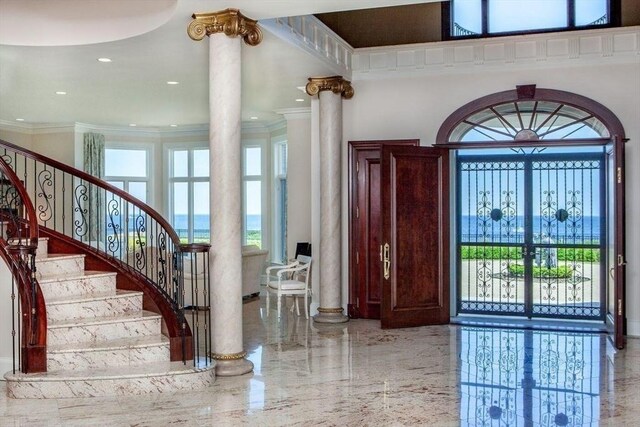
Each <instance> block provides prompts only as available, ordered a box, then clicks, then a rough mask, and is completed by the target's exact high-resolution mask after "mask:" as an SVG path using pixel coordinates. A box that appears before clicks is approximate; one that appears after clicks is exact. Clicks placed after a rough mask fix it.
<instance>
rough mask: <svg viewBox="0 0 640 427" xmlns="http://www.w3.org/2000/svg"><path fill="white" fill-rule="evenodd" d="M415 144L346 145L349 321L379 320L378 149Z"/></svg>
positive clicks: (392, 142)
mask: <svg viewBox="0 0 640 427" xmlns="http://www.w3.org/2000/svg"><path fill="white" fill-rule="evenodd" d="M418 143H419V141H418V140H389V141H351V142H350V143H349V158H350V162H349V180H350V185H349V190H350V191H349V208H350V217H349V254H350V256H349V259H350V261H349V267H350V268H349V316H350V317H352V318H365V319H380V301H381V298H382V287H381V284H382V283H381V281H382V273H381V264H380V245H381V241H382V238H381V233H382V222H381V216H380V215H381V200H380V150H381V147H382V146H384V145H399V146H417V145H418Z"/></svg>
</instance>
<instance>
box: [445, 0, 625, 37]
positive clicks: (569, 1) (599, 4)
mask: <svg viewBox="0 0 640 427" xmlns="http://www.w3.org/2000/svg"><path fill="white" fill-rule="evenodd" d="M616 4H617V2H616V0H451V4H450V6H449V7H450V9H449V10H450V16H451V21H450V34H449V35H450V37H452V38H460V37H474V36H489V35H498V34H510V33H516V32H523V31H524V32H526V31H552V30H564V29H579V28H591V27H599V26H607V25H609V24H611V23H612V22H613V19H612V10H611V9H612V7H614V8H615V6H616Z"/></svg>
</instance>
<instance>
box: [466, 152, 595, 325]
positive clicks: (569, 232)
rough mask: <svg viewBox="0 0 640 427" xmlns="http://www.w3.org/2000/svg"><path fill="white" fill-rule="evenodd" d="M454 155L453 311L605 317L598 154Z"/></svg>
mask: <svg viewBox="0 0 640 427" xmlns="http://www.w3.org/2000/svg"><path fill="white" fill-rule="evenodd" d="M519 151H520V152H519V153H516V154H506V155H494V156H487V155H483V156H479V155H477V153H476V155H459V156H458V171H457V175H458V176H457V186H458V189H457V194H458V200H457V208H458V221H457V223H458V233H457V244H458V284H459V285H458V292H457V295H458V298H457V305H458V307H457V308H458V312H459V313H476V314H503V315H512V316H513V315H516V316H526V317H529V318H531V317H554V318H572V319H592V320H602V319H604V313H605V310H604V303H605V295H604V290H605V287H604V283H603V278H604V267H603V263H602V262H601V259H603V254H604V243H605V242H604V240H605V239H604V234H603V233H604V232H605V228H606V227H605V225H606V224H605V222H604V221H605V213H604V209H605V206H604V203H603V194H604V191H605V189H604V188H603V183H604V182H605V180H604V157H603V156H604V154H603V153H602V152H583V153H580V152H578V153H575V152H574V153H570V154H546V153H544V152H540V150H537V149H534V150H528V151H529V152H525V151H524V150H519Z"/></svg>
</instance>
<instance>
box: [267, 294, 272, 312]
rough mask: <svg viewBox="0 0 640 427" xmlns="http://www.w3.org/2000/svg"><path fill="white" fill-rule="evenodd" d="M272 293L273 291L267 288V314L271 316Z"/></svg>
mask: <svg viewBox="0 0 640 427" xmlns="http://www.w3.org/2000/svg"><path fill="white" fill-rule="evenodd" d="M270 294H271V291H270V290H269V289H267V316H269V307H270V306H271V299H270V298H269V295H270Z"/></svg>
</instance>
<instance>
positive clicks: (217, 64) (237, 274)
mask: <svg viewBox="0 0 640 427" xmlns="http://www.w3.org/2000/svg"><path fill="white" fill-rule="evenodd" d="M241 52H242V39H240V38H238V37H234V38H232V37H228V36H226V35H225V34H222V33H219V34H212V35H210V36H209V112H210V121H209V149H210V157H209V158H210V162H211V164H210V168H209V171H210V177H211V181H210V189H209V192H210V196H211V197H210V203H211V210H210V212H211V216H210V218H211V256H210V266H209V268H210V270H209V271H211V323H212V325H211V345H212V350H213V353H214V358H215V359H216V374H217V375H221V376H225V375H242V374H245V373H247V372H251V371H252V370H253V364H252V363H251V362H249V361H248V360H245V359H244V355H245V353H244V349H243V341H242V221H241V218H242V201H241V194H242V181H241V179H240V177H241V175H240V173H241V170H240V168H241V160H240V159H241V145H240V125H241V111H242V109H241V105H240V99H241V76H242V72H241V68H242V67H241Z"/></svg>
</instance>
